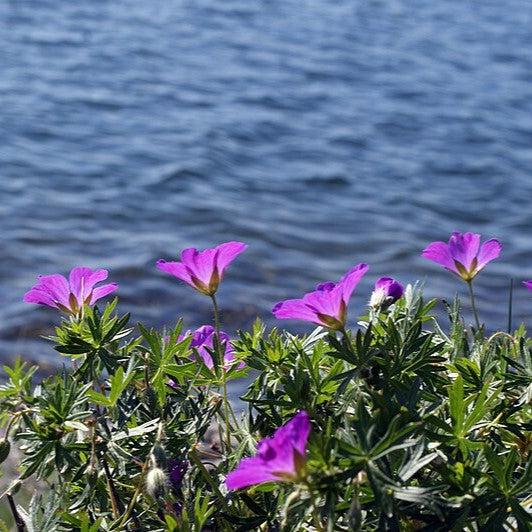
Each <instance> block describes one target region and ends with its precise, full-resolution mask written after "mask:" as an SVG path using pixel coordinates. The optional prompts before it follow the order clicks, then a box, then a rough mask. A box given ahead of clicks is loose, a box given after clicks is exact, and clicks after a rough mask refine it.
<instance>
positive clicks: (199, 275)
mask: <svg viewBox="0 0 532 532" xmlns="http://www.w3.org/2000/svg"><path fill="white" fill-rule="evenodd" d="M246 248H247V245H246V244H243V243H242V242H226V243H225V244H220V245H219V246H216V247H215V248H209V249H206V250H204V251H198V250H197V249H196V248H188V249H185V250H183V251H182V253H181V262H166V261H165V260H162V259H161V260H158V261H157V264H156V265H157V268H159V270H162V271H163V272H166V273H169V274H170V275H173V276H174V277H177V278H178V279H180V280H181V281H184V282H185V283H187V284H189V285H190V286H192V288H195V289H196V290H197V291H198V292H201V293H202V294H205V295H207V296H212V295H214V294H215V293H216V290H217V289H218V285H219V284H220V281H221V279H222V277H223V274H224V271H225V269H226V268H227V267H228V266H229V264H231V262H233V260H235V259H236V257H237V256H238V255H240V253H242V252H243V251H244V250H245V249H246Z"/></svg>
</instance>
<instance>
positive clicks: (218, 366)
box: [211, 294, 231, 453]
mask: <svg viewBox="0 0 532 532" xmlns="http://www.w3.org/2000/svg"><path fill="white" fill-rule="evenodd" d="M211 300H212V306H213V309H214V330H215V334H216V347H217V349H216V350H217V353H216V354H217V358H218V360H217V363H216V364H215V371H216V373H217V374H218V375H220V376H221V378H222V382H223V409H224V421H225V445H226V450H227V452H228V453H229V452H230V451H231V422H230V413H229V412H230V406H229V399H228V398H227V373H226V371H225V369H224V352H223V349H222V343H221V341H220V311H219V309H218V302H217V301H216V296H215V295H214V294H212V295H211Z"/></svg>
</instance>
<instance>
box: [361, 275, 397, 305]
mask: <svg viewBox="0 0 532 532" xmlns="http://www.w3.org/2000/svg"><path fill="white" fill-rule="evenodd" d="M403 292H404V289H403V286H402V285H401V283H399V282H397V281H396V280H395V279H392V278H391V277H381V278H380V279H379V280H378V281H377V282H376V283H375V290H374V291H373V293H372V294H371V299H370V300H369V306H370V307H372V308H374V309H386V308H387V307H389V306H390V305H391V304H393V303H395V302H396V301H397V300H398V299H400V298H401V297H402V296H403Z"/></svg>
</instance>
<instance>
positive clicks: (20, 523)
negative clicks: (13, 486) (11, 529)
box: [6, 493, 26, 532]
mask: <svg viewBox="0 0 532 532" xmlns="http://www.w3.org/2000/svg"><path fill="white" fill-rule="evenodd" d="M6 497H7V500H8V502H9V508H10V509H11V513H12V514H13V518H14V519H15V525H16V527H17V532H26V524H25V523H24V519H22V517H20V514H19V513H18V510H17V506H16V504H15V501H14V500H13V495H11V494H10V493H8V494H7V495H6Z"/></svg>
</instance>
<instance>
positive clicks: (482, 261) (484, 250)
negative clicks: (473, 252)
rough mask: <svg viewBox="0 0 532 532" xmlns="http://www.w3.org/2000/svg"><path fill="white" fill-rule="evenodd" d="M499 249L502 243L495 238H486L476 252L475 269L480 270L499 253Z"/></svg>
mask: <svg viewBox="0 0 532 532" xmlns="http://www.w3.org/2000/svg"><path fill="white" fill-rule="evenodd" d="M501 250H502V244H501V243H500V242H499V241H498V240H497V239H496V238H491V239H490V240H486V242H484V244H482V247H481V248H480V251H479V253H478V257H477V261H478V262H477V271H480V270H482V268H484V266H486V264H488V262H491V261H492V260H494V259H496V258H497V257H498V256H499V255H500V254H501Z"/></svg>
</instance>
